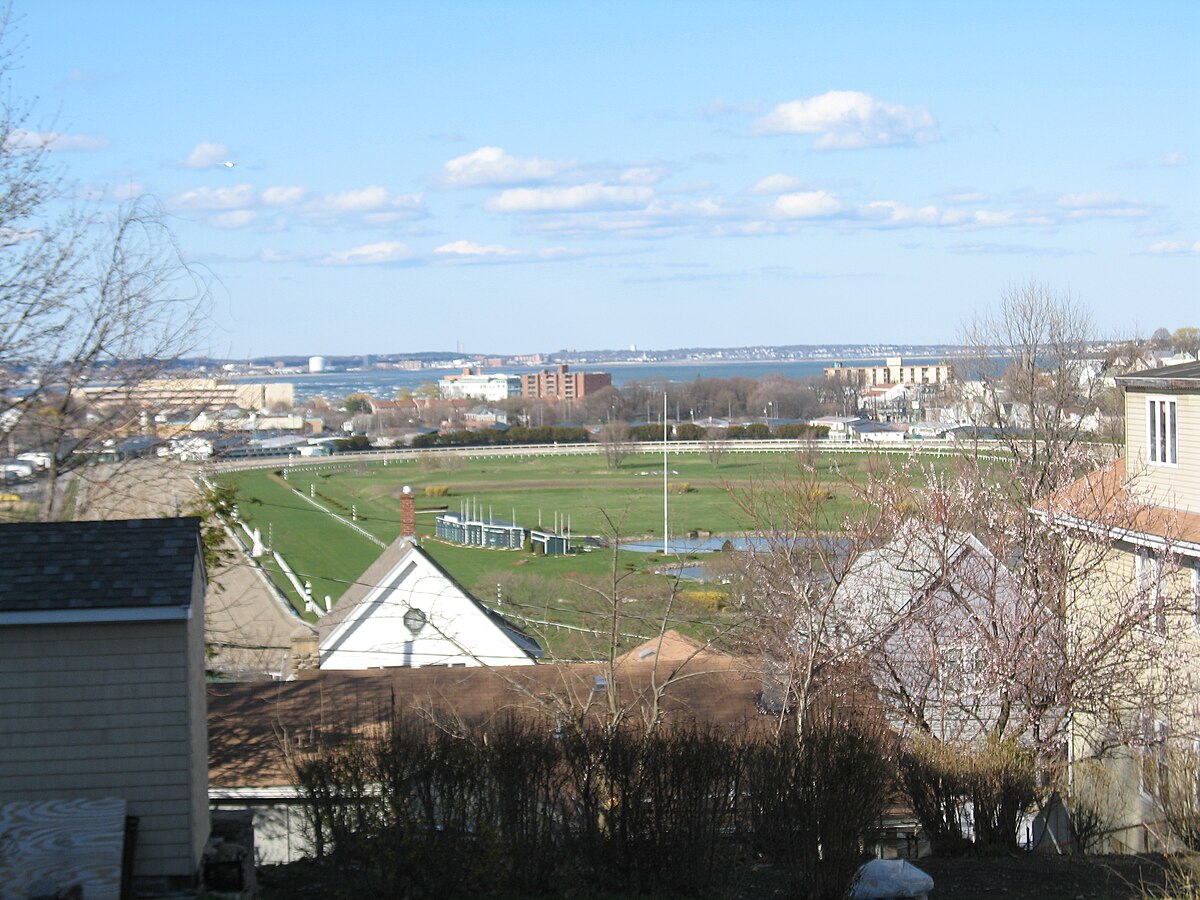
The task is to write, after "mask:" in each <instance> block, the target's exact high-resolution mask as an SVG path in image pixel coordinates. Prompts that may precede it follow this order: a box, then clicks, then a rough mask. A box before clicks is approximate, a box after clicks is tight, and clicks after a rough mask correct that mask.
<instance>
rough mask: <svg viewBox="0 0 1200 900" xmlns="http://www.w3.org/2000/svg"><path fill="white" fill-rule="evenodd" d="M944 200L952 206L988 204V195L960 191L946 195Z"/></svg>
mask: <svg viewBox="0 0 1200 900" xmlns="http://www.w3.org/2000/svg"><path fill="white" fill-rule="evenodd" d="M943 199H944V200H945V201H946V202H947V203H948V204H950V205H951V206H959V205H962V204H967V203H987V201H988V195H987V194H982V193H980V192H979V191H959V192H957V193H951V194H946V195H945V197H944V198H943Z"/></svg>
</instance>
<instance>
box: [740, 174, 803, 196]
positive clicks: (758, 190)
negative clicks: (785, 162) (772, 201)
mask: <svg viewBox="0 0 1200 900" xmlns="http://www.w3.org/2000/svg"><path fill="white" fill-rule="evenodd" d="M802 187H804V181H803V180H801V179H799V178H797V177H795V176H794V175H781V174H778V173H777V174H775V175H768V176H767V177H766V178H762V179H760V180H759V181H758V183H757V184H755V185H754V187H752V188H750V193H752V194H783V193H786V192H787V191H794V190H796V189H797V188H802Z"/></svg>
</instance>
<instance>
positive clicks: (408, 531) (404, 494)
mask: <svg viewBox="0 0 1200 900" xmlns="http://www.w3.org/2000/svg"><path fill="white" fill-rule="evenodd" d="M400 537H402V538H408V539H409V540H411V541H412V542H413V543H414V544H415V543H416V542H417V501H416V498H415V497H414V496H413V489H412V488H411V487H410V486H409V485H407V484H406V485H405V486H404V490H402V491H401V492H400Z"/></svg>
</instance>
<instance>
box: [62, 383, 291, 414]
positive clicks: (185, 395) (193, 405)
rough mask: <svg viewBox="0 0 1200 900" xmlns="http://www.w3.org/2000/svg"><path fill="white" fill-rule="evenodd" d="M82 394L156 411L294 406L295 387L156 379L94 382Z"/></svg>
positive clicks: (287, 384)
mask: <svg viewBox="0 0 1200 900" xmlns="http://www.w3.org/2000/svg"><path fill="white" fill-rule="evenodd" d="M83 395H84V397H85V398H87V399H88V400H89V401H91V402H93V403H122V404H124V403H132V404H135V405H137V406H142V407H146V408H149V409H155V410H167V409H186V410H193V411H196V412H199V411H200V410H205V409H208V410H216V409H227V408H229V407H237V408H238V409H250V410H269V409H272V408H287V409H291V407H292V406H293V405H295V386H294V385H292V384H291V383H290V382H281V383H273V384H240V383H235V382H231V381H219V380H218V379H216V378H154V379H147V380H146V381H139V382H137V383H136V384H119V385H102V384H101V385H95V386H91V387H86V388H84V390H83Z"/></svg>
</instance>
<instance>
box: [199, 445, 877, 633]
mask: <svg viewBox="0 0 1200 900" xmlns="http://www.w3.org/2000/svg"><path fill="white" fill-rule="evenodd" d="M806 462H808V463H809V464H810V465H812V466H813V467H814V469H815V471H816V473H817V476H818V478H819V479H820V481H821V485H822V489H827V490H828V491H830V492H831V493H832V496H833V500H832V502H831V503H829V504H828V506H829V509H828V515H829V521H830V525H831V526H832V525H833V524H835V523H836V522H837V521H840V519H841V518H842V517H843V516H844V515H846V514H853V513H854V512H855V511H856V510H857V509H858V508H859V507H858V506H857V505H856V501H854V500H853V498H852V494H853V483H854V482H860V481H862V480H863V479H864V478H865V477H866V474H867V471H868V468H869V467H870V466H878V465H880V464H881V461H880V460H879V459H878V458H875V459H874V460H871V459H867V458H864V457H863V456H861V455H852V454H836V453H828V454H817V455H816V456H814V457H813V458H811V459H809V460H806ZM800 464H801V460H799V459H798V458H797V457H796V456H794V455H791V454H734V453H727V454H726V455H725V456H724V457H723V458H722V459H721V461H720V465H719V466H717V467H714V466H713V465H712V463H711V462H710V461H709V459H708V458H707V457H705V456H704V455H702V454H693V455H684V454H680V455H674V454H672V455H671V456H670V457H669V460H668V484H669V485H673V486H674V489H675V490H678V489H679V487H680V486H681V485H683V484H685V483H686V485H687V486H688V488H689V490H688V491H687V492H686V493H671V494H670V495H669V505H670V531H671V533H672V534H673V535H683V534H686V533H688V532H689V531H694V530H706V531H711V532H713V533H715V534H741V533H743V532H745V531H747V530H750V529H751V528H752V524H751V522H750V520H749V517H748V516H747V515H746V514H745V512H744V511H743V510H742V508H741V507H740V506H739V504H738V500H737V498H738V496H739V495H740V494H743V493H744V492H745V491H746V490H747V489H748V488H750V487H751V486H758V487H760V488H761V487H763V486H766V488H767V490H768V491H770V490H771V489H772V486H773V485H774V484H776V483H777V481H778V479H779V478H780V477H781V476H783V475H784V474H785V473H786V472H788V471H795V470H796V468H797V467H798V466H799V465H800ZM883 464H890V463H887V462H886V461H885V462H883ZM285 469H286V467H284V469H278V470H274V471H272V470H267V469H263V470H257V471H252V472H238V473H230V474H228V475H224V476H222V478H221V480H222V481H224V482H225V483H228V484H232V485H234V486H235V487H236V489H237V492H238V506H239V511H240V514H241V516H242V518H243V519H245V520H246V521H247V522H249V523H250V524H251V525H252V526H256V527H258V528H260V529H261V531H262V536H263V540H264V542H266V541H268V540H270V541H271V542H272V543H273V546H274V548H275V549H277V550H278V551H279V552H280V553H281V554H282V555H283V557H284V558H285V559H286V560H287V562H288V564H289V565H290V566H291V567H292V568H293V569H294V570H295V571H296V573H297V575H299V577H300V578H301V579H306V580H309V581H311V582H312V584H313V595H314V596H315V597H316V598H317V599H318V601H320V600H321V599H322V598H323V597H324V596H325V595H327V594H328V595H329V596H331V597H332V598H333V599H334V600H335V601H336V600H337V599H338V598H339V597H340V596H341V595H342V593H343V592H344V591H345V590H346V588H347V587H349V585H350V584H351V583H353V582H354V580H355V579H357V578H358V577H359V576H360V575H361V574H362V573H363V571H364V570H365V569H366V568H367V567H368V566H369V565H370V564H371V562H372V561H373V560H374V559H375V558H376V557H377V556H378V554H379V553H380V547H379V546H378V545H376V544H375V543H373V542H372V541H371V540H369V539H368V538H366V537H364V536H363V535H361V534H359V533H357V532H356V531H355V530H354V529H352V528H350V527H349V526H347V525H345V524H343V523H341V522H338V521H336V520H335V519H334V518H332V517H331V516H330V515H328V514H327V513H325V512H322V511H321V510H319V509H317V508H316V507H315V506H313V505H312V504H311V503H309V502H308V501H307V500H306V499H305V497H308V496H311V497H312V499H313V500H315V501H316V502H317V503H319V504H321V505H322V506H323V507H325V508H326V509H329V510H331V511H333V512H335V513H337V514H338V515H340V516H342V517H343V518H345V519H351V518H352V515H353V517H354V518H355V519H356V522H355V524H357V525H358V526H359V527H361V528H362V529H364V530H365V531H366V532H368V533H369V534H371V535H373V536H374V537H375V538H377V539H378V540H380V541H383V542H384V543H390V542H391V541H393V540H395V539H396V537H397V536H398V535H399V497H400V491H401V488H402V487H403V486H404V485H406V484H407V485H411V486H412V487H413V488H414V491H415V493H416V498H417V508H418V516H417V523H418V531H419V532H420V533H421V534H422V535H423V536H429V535H432V533H433V526H434V515H435V514H436V512H437V511H439V510H441V509H444V508H447V507H448V508H450V509H454V510H457V509H459V508H460V505H461V504H465V503H469V504H472V505H473V506H474V507H475V508H477V509H478V510H480V511H481V512H482V513H483V514H484V515H493V516H495V517H496V518H499V519H506V520H512V519H514V516H515V521H517V522H519V523H520V524H522V525H525V526H527V527H530V526H536V525H537V523H538V520H539V514H540V517H541V522H542V524H543V525H544V526H545V527H547V528H549V527H551V525H552V523H553V522H554V517H555V515H556V514H557V515H558V516H559V517H560V521H566V520H568V519H569V521H570V527H571V532H572V534H573V535H576V536H580V535H585V534H594V535H607V534H611V532H612V527H610V525H609V519H611V521H612V523H613V525H614V526H615V527H616V529H617V531H618V533H619V534H620V535H621V536H622V537H659V538H660V537H661V536H662V457H661V456H658V455H650V454H647V455H639V456H631V457H628V458H626V459H625V460H624V461H623V463H622V465H621V466H620V467H619V468H618V469H615V470H611V469H609V468H607V467H606V466H605V464H604V460H603V458H602V457H600V456H599V455H597V456H595V457H590V456H583V457H580V456H572V457H557V456H548V457H513V458H494V457H488V458H476V459H471V458H462V457H457V458H444V457H443V458H439V459H436V460H422V461H404V462H389V463H388V464H387V465H383V464H382V463H375V462H371V463H366V462H358V461H355V462H347V463H339V462H337V460H336V459H334V460H332V461H322V462H321V463H319V464H312V465H305V466H294V467H292V468H291V469H287V470H286V475H287V480H284V478H283V477H281V474H282V473H283V472H284V471H285ZM443 485H444V486H447V487H448V488H449V489H450V494H449V496H446V497H426V496H425V493H424V489H425V488H426V487H428V486H443ZM297 492H299V494H298V493H297ZM300 494H303V496H300ZM352 511H353V512H352ZM425 547H426V549H427V550H428V551H429V552H430V553H431V554H432V555H433V556H434V558H435V559H437V560H438V562H439V563H440V564H441V565H442V566H443V567H444V568H445V569H446V570H447V571H448V572H450V573H451V574H452V575H453V576H454V577H455V578H456V579H457V580H458V581H459V582H460V583H462V584H463V585H464V586H466V587H467V588H469V589H471V590H472V591H473V592H474V593H475V594H476V596H478V597H479V598H480V599H481V600H483V601H484V602H486V603H489V604H495V603H496V602H497V586H498V585H499V603H500V605H499V608H500V609H501V610H502V611H503V612H505V613H506V614H508V615H510V616H512V617H513V618H514V619H515V620H517V621H518V622H519V623H521V622H522V620H543V621H546V622H554V623H558V624H560V625H570V626H573V627H574V628H577V629H590V630H594V631H606V630H607V629H609V628H611V604H610V603H608V601H607V600H606V599H605V596H604V595H605V594H611V590H610V589H609V588H608V587H607V583H608V582H609V581H610V580H611V578H610V576H609V575H608V574H606V573H608V571H609V568H610V566H611V562H612V560H611V555H610V554H609V553H608V552H607V551H596V552H592V553H580V554H576V555H573V556H570V557H549V558H543V557H534V556H532V555H531V554H528V553H526V552H523V551H501V550H482V549H476V548H466V547H457V546H451V545H447V544H443V543H441V542H439V541H436V540H427V541H425ZM665 562H667V560H664V559H662V558H661V557H659V556H657V555H649V554H638V553H632V552H624V551H622V552H621V553H620V554H619V560H618V566H619V569H620V571H621V572H622V573H626V572H629V571H632V573H633V574H631V575H629V576H628V577H627V578H626V580H625V581H624V582H623V584H622V587H621V590H620V594H621V596H622V597H623V598H627V602H624V603H623V611H624V614H625V616H626V617H625V619H624V621H623V623H622V625H621V627H620V628H619V630H620V631H623V632H627V633H628V634H630V635H649V634H652V633H653V632H654V631H655V630H656V628H657V623H658V622H660V621H661V618H662V616H663V613H664V610H665V609H666V604H667V603H668V601H669V600H670V597H671V584H672V583H673V579H671V578H669V577H667V576H664V575H661V574H656V573H653V572H652V571H651V570H653V569H654V568H656V567H659V566H661V565H663V564H664V563H665ZM685 584H686V582H685ZM281 586H282V587H284V589H285V591H286V592H287V593H288V594H289V596H291V597H292V599H293V602H294V603H297V604H299V603H300V600H299V598H298V597H296V596H295V592H294V591H293V590H291V588H290V585H288V584H287V583H286V579H284V580H282V581H281ZM673 614H674V619H673V621H672V625H673V626H677V627H680V628H681V630H683V631H685V632H689V633H692V634H696V635H703V634H710V633H712V630H713V629H714V628H719V627H723V626H724V625H726V624H728V618H727V616H726V615H724V614H722V613H718V612H714V611H713V610H712V609H711V608H710V607H705V606H703V605H701V606H696V605H695V604H692V603H691V602H690V601H689V600H687V599H686V598H677V599H676V601H675V602H674V605H673ZM523 624H526V627H528V629H529V630H530V631H531V632H533V633H535V634H536V635H537V636H538V638H539V640H541V641H542V643H543V645H544V646H546V645H548V646H549V648H550V649H551V650H552V651H553V653H554V654H556V655H558V656H562V657H576V656H581V655H582V656H587V655H594V654H595V653H596V651H597V648H599V647H603V646H604V641H603V639H601V638H599V637H597V636H596V635H592V634H589V633H588V632H587V631H574V630H571V629H567V628H560V629H554V628H553V627H550V628H546V627H543V626H539V625H536V624H531V623H523ZM634 642H635V641H634V639H633V638H632V637H630V638H627V639H626V640H625V643H629V644H632V643H634Z"/></svg>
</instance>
